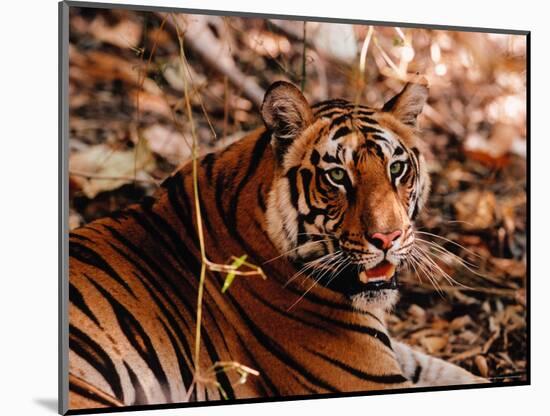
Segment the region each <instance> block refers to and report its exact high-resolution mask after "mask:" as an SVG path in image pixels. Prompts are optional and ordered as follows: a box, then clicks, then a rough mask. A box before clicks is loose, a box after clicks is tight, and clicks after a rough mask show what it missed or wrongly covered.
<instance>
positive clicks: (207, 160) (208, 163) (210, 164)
mask: <svg viewBox="0 0 550 416" xmlns="http://www.w3.org/2000/svg"><path fill="white" fill-rule="evenodd" d="M216 159H217V154H216V153H208V154H207V155H206V156H204V158H203V159H202V160H201V165H202V166H204V169H205V172H206V180H207V181H208V183H209V184H210V185H212V179H214V178H213V177H212V171H213V169H214V162H216Z"/></svg>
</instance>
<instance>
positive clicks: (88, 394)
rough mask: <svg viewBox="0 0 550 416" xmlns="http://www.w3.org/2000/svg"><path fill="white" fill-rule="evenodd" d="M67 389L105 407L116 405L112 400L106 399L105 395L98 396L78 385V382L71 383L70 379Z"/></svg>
mask: <svg viewBox="0 0 550 416" xmlns="http://www.w3.org/2000/svg"><path fill="white" fill-rule="evenodd" d="M69 390H70V391H71V392H72V393H73V394H78V395H80V396H82V397H84V398H86V399H88V400H91V401H93V402H95V403H98V404H100V405H102V406H105V407H111V408H112V407H114V406H116V405H117V403H113V402H112V401H109V400H108V399H106V398H105V397H103V396H100V395H98V394H95V393H94V392H92V391H90V390H88V389H86V388H84V387H82V386H79V385H78V384H75V383H73V382H72V381H69ZM98 407H99V406H98Z"/></svg>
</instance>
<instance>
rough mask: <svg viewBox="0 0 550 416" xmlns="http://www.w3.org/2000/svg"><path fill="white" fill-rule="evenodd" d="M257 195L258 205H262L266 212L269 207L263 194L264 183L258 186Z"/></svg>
mask: <svg viewBox="0 0 550 416" xmlns="http://www.w3.org/2000/svg"><path fill="white" fill-rule="evenodd" d="M256 197H257V201H258V206H259V207H260V209H261V210H262V212H265V211H266V209H267V206H266V205H265V201H264V195H263V191H262V185H260V186H259V187H258V192H257V194H256Z"/></svg>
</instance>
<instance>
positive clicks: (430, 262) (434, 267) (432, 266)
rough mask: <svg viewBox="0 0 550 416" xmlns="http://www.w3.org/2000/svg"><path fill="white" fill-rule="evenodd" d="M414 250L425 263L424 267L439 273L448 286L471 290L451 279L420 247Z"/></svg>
mask: <svg viewBox="0 0 550 416" xmlns="http://www.w3.org/2000/svg"><path fill="white" fill-rule="evenodd" d="M415 250H418V253H419V255H420V256H421V257H422V258H423V259H424V260H425V261H426V265H427V266H428V267H429V268H430V270H432V271H434V272H436V273H439V274H440V275H441V276H442V277H444V278H445V280H447V282H449V284H451V285H453V284H456V285H458V286H461V287H463V288H465V289H472V288H471V287H469V286H467V285H464V284H462V283H460V282H459V281H457V280H455V279H454V278H452V277H451V276H450V275H449V274H448V273H447V272H446V271H444V270H443V269H442V268H441V266H439V265H438V264H437V263H436V262H435V261H434V260H433V259H432V258H431V257H430V256H429V253H427V252H426V251H425V250H424V249H423V248H422V247H420V246H417V247H416V248H415Z"/></svg>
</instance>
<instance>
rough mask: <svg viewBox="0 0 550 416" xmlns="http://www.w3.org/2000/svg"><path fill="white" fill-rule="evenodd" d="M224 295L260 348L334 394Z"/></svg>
mask: <svg viewBox="0 0 550 416" xmlns="http://www.w3.org/2000/svg"><path fill="white" fill-rule="evenodd" d="M226 295H227V296H228V299H229V300H230V302H231V303H232V305H233V307H234V308H235V309H236V310H237V311H238V313H239V314H240V315H241V318H242V320H243V321H244V323H245V324H246V326H247V327H248V328H249V329H250V331H251V332H252V334H253V335H254V338H255V339H256V340H257V341H258V342H259V343H260V344H262V346H263V347H264V348H265V349H266V350H267V351H268V352H270V353H271V354H273V355H274V356H275V357H277V358H278V359H279V360H280V361H282V362H283V363H284V364H285V365H287V366H288V367H289V368H292V369H294V370H295V371H297V372H299V373H300V374H301V375H302V376H303V377H304V378H306V379H307V380H308V382H310V383H311V384H314V385H316V386H319V387H321V388H323V389H325V390H327V391H329V392H336V391H337V389H336V388H335V387H333V386H331V385H330V384H329V383H328V382H326V381H324V380H322V379H321V378H318V377H316V376H315V375H313V374H311V372H310V371H309V370H308V369H306V368H305V367H304V366H303V365H302V364H301V363H300V362H299V361H297V360H296V359H294V358H293V357H292V355H289V354H288V353H287V352H286V351H285V350H284V348H282V347H281V345H279V344H278V343H277V342H276V341H275V340H274V339H273V338H270V337H269V336H268V335H267V334H266V333H264V332H263V331H262V330H261V329H260V328H259V327H258V326H257V325H256V324H255V323H254V321H252V319H250V317H249V316H248V315H247V314H246V312H245V311H244V309H243V308H242V307H241V305H240V304H239V302H237V301H236V300H235V299H234V298H233V296H232V295H231V294H230V293H229V292H227V293H226Z"/></svg>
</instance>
